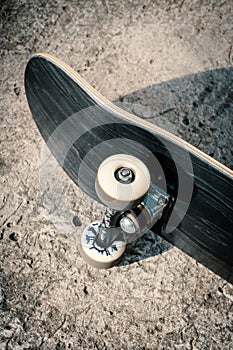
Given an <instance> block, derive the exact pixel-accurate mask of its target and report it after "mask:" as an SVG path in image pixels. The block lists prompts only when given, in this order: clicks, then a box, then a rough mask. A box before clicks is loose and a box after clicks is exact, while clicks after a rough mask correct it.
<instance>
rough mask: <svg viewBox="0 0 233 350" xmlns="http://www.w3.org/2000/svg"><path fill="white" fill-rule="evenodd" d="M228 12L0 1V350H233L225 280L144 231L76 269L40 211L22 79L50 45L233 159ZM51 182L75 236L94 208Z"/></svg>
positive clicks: (107, 90)
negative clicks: (105, 260) (105, 261)
mask: <svg viewBox="0 0 233 350" xmlns="http://www.w3.org/2000/svg"><path fill="white" fill-rule="evenodd" d="M232 18H233V3H232V1H230V0H229V1H223V0H222V1H198V0H197V1H188V0H183V1H182V0H179V1H175V0H173V1H172V0H171V1H148V0H145V1H138V0H136V1H122V0H114V1H111V0H102V1H100V0H96V1H74V0H71V1H62V0H57V1H44V0H41V1H38V0H36V1H32V0H27V1H26V0H21V1H20V0H18V1H16V0H5V1H4V0H2V1H1V48H0V49H1V72H0V74H1V78H0V79H1V100H0V103H1V116H0V120H1V121H0V123H1V124H0V125H1V129H0V130H1V133H0V137H1V154H0V166H1V167H0V171H1V180H0V181H1V196H0V200H1V203H0V208H1V209H0V210H1V211H0V220H1V231H0V252H1V253H0V256H1V265H0V281H1V285H0V303H1V304H0V305H1V307H0V349H1V350H3V349H9V350H10V349H14V350H23V349H56V350H58V349H134V350H139V349H141V350H142V349H169V350H170V349H182V350H184V349H187V350H188V349H201V350H205V349H206V350H207V349H208V350H209V349H212V350H213V349H224V350H227V349H232V348H233V315H232V309H233V306H232V305H233V288H232V286H231V285H230V284H228V283H227V282H226V281H224V280H222V279H221V278H220V277H218V276H216V275H215V274H214V273H212V272H211V271H209V270H208V269H206V268H204V267H203V266H201V265H200V264H197V263H196V261H195V260H193V259H191V258H190V257H188V256H186V255H185V254H183V253H182V252H180V251H179V250H178V249H176V248H172V247H170V246H169V245H168V244H166V242H163V241H162V240H160V239H158V238H156V237H155V236H154V235H152V234H147V235H146V236H145V237H144V238H142V239H140V240H138V241H137V242H134V243H133V244H131V245H129V246H128V248H127V252H126V255H125V258H124V260H123V261H122V263H121V264H120V266H117V267H114V268H112V269H110V270H107V271H103V270H101V271H98V270H95V269H93V268H91V267H89V266H87V265H86V264H85V262H84V261H83V260H82V259H81V257H80V254H79V251H78V246H77V243H76V242H75V241H74V240H72V239H71V237H66V236H65V235H64V234H63V233H62V232H60V231H59V229H58V228H57V225H56V224H54V221H53V220H50V218H49V216H48V215H46V211H45V208H44V203H43V198H42V196H41V194H40V184H39V168H40V153H41V148H42V146H43V141H42V139H41V136H40V134H39V132H38V131H37V129H36V126H35V124H34V122H33V120H32V118H31V116H30V112H29V110H28V107H27V103H26V98H25V92H24V86H23V75H24V69H25V65H26V62H27V61H28V59H29V58H30V56H31V55H32V54H33V53H35V52H38V51H39V52H47V53H51V54H53V55H55V56H57V57H59V58H61V59H63V60H64V61H65V62H67V63H68V64H70V65H71V66H72V67H73V68H74V69H76V70H77V71H78V72H80V74H81V75H82V76H83V77H84V78H85V79H86V80H88V81H89V82H90V83H91V84H92V85H93V86H94V87H95V88H96V89H98V90H99V91H100V92H101V93H102V94H103V95H105V96H106V97H107V98H109V99H110V100H119V101H121V103H122V102H123V103H124V105H125V106H126V108H129V109H131V110H133V111H134V112H135V113H138V114H140V115H141V116H142V117H144V118H147V119H149V120H151V121H152V122H154V123H157V124H159V125H162V126H164V127H165V128H167V129H169V130H170V131H173V132H175V133H177V134H178V135H179V136H181V137H183V138H184V139H186V140H187V141H189V142H191V143H193V144H194V145H196V146H198V147H199V148H201V149H202V150H204V151H205V152H207V153H208V154H210V155H211V156H213V157H214V158H216V159H218V160H220V161H221V162H223V163H224V164H226V165H228V166H229V167H231V168H232V167H233V165H232V163H233V160H232V158H233V157H232V149H233V147H232V146H233V143H232V131H233V130H232V129H233V128H232V100H233V96H232V91H233V89H232V88H233V77H232V72H233V71H232V65H233V49H232V48H233V46H232V45H233V40H232V39H233V22H232ZM127 106H128V107H127ZM62 181H63V185H64V195H65V196H66V198H67V201H68V202H69V205H70V207H71V210H72V212H74V213H76V215H77V217H79V219H80V220H81V221H82V223H83V225H82V226H81V227H77V232H79V230H82V228H83V226H84V225H85V224H87V223H89V222H90V221H93V220H94V219H98V218H99V217H100V216H101V215H102V212H103V208H102V207H101V206H100V205H99V204H96V203H94V202H93V201H91V200H90V198H87V196H85V195H84V194H83V193H82V192H81V191H79V190H78V189H77V188H76V187H75V186H74V185H73V184H72V183H71V182H70V180H69V179H68V178H67V177H66V175H64V176H63V180H62Z"/></svg>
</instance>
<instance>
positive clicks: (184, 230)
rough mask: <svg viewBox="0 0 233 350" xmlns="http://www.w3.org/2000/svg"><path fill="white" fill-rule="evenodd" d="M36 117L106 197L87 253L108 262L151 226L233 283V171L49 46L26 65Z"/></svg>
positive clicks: (59, 156)
mask: <svg viewBox="0 0 233 350" xmlns="http://www.w3.org/2000/svg"><path fill="white" fill-rule="evenodd" d="M25 90H26V96H27V100H28V104H29V108H30V111H31V114H32V117H33V119H34V121H35V123H36V125H37V127H38V129H39V131H40V133H41V135H42V137H43V139H44V141H45V142H46V144H47V146H48V148H49V150H50V151H51V153H52V155H53V156H54V157H55V159H56V161H57V162H58V163H59V164H60V166H61V167H62V169H63V170H64V171H65V172H66V173H67V174H68V176H69V177H70V178H71V180H73V182H74V183H75V184H76V185H77V186H78V187H79V188H80V189H81V190H82V191H84V192H85V193H86V194H87V195H88V196H90V197H91V198H92V199H94V200H96V201H98V202H99V203H102V204H104V205H105V206H106V212H105V215H104V217H103V218H102V219H101V220H100V221H98V222H93V223H91V224H90V225H88V226H87V227H86V228H85V229H84V230H83V233H82V235H81V237H80V245H79V247H80V253H81V255H82V257H83V258H84V259H85V260H86V261H87V262H88V263H89V264H91V265H92V266H95V267H97V268H108V267H111V266H113V265H115V264H116V263H118V261H119V260H120V259H121V257H122V255H123V254H124V251H125V247H126V244H127V243H129V242H132V241H133V240H136V239H139V238H140V237H141V236H142V235H143V234H144V233H145V232H148V230H150V231H152V232H154V233H156V234H158V235H159V236H161V237H162V238H164V239H165V240H166V241H168V242H169V243H171V244H172V245H174V246H176V247H178V248H180V249H181V250H182V251H183V252H185V253H187V254H188V255H190V256H191V257H193V258H194V259H196V260H197V261H198V262H200V263H201V264H203V265H205V266H206V267H208V268H209V269H211V270H212V271H214V272H215V273H217V274H218V275H220V276H221V277H223V278H224V279H226V280H227V281H229V282H231V283H232V282H233V171H232V170H231V169H229V168H227V167H226V166H224V165H222V164H221V163H219V162H218V161H216V160H214V159H213V158H211V157H210V156H208V155H207V154H205V153H203V152H201V151H200V150H199V149H197V148H195V147H194V146H192V145H191V144H189V143H187V142H185V141H184V140H182V139H181V138H179V137H177V136H175V135H173V134H171V133H169V132H168V131H166V130H164V129H161V128H159V127H157V126H156V125H154V124H151V123H149V122H147V121H145V120H143V119H141V118H140V117H137V116H134V115H132V114H130V113H128V112H126V111H125V110H123V109H120V108H119V107H117V106H116V105H115V104H113V103H111V102H109V101H108V100H107V99H105V98H104V97H103V96H101V95H100V94H99V93H98V92H97V91H96V90H95V89H94V88H93V87H91V86H90V85H89V84H88V83H87V82H86V81H85V80H84V79H82V78H81V77H80V76H79V75H78V74H77V73H76V72H75V71H74V70H73V69H72V68H71V67H69V66H68V65H66V64H65V63H63V62H62V61H60V60H59V59H57V58H55V57H53V56H51V55H48V54H36V55H34V56H33V57H32V58H31V59H30V61H29V62H28V64H27V67H26V72H25Z"/></svg>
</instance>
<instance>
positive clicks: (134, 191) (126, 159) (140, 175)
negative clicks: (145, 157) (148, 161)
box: [95, 154, 150, 210]
mask: <svg viewBox="0 0 233 350" xmlns="http://www.w3.org/2000/svg"><path fill="white" fill-rule="evenodd" d="M128 171H129V172H130V174H128V176H127V172H128ZM122 174H123V175H122ZM124 176H125V178H124ZM124 179H125V181H124ZM95 185H96V193H97V195H98V197H99V198H100V200H101V201H102V202H103V203H104V204H105V205H107V206H108V207H110V208H112V209H116V210H123V209H129V208H132V207H133V206H135V205H137V204H138V203H139V201H140V200H141V199H142V198H143V197H144V196H145V194H146V192H147V191H148V189H149V187H150V173H149V170H148V169H147V167H146V166H145V164H144V163H143V162H142V161H141V160H140V159H138V158H136V157H134V156H131V155H128V154H116V155H113V156H111V157H108V158H107V159H105V160H104V161H103V162H102V163H101V164H100V166H99V169H98V173H97V178H96V184H95Z"/></svg>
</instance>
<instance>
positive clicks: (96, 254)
mask: <svg viewBox="0 0 233 350" xmlns="http://www.w3.org/2000/svg"><path fill="white" fill-rule="evenodd" d="M100 228H101V223H100V222H93V223H91V224H90V225H89V226H87V227H86V228H85V230H84V231H83V233H82V235H81V242H80V247H79V250H80V254H81V256H82V257H83V259H84V260H85V261H86V262H87V263H88V264H89V265H91V266H93V267H95V268H98V269H108V268H110V267H113V266H114V265H116V264H117V263H118V262H119V260H120V259H121V258H122V256H123V254H124V252H125V248H126V244H125V243H124V242H122V241H115V242H113V244H112V245H111V246H110V247H108V248H101V247H99V246H98V245H97V244H96V243H95V236H96V234H97V233H98V231H99V229H100Z"/></svg>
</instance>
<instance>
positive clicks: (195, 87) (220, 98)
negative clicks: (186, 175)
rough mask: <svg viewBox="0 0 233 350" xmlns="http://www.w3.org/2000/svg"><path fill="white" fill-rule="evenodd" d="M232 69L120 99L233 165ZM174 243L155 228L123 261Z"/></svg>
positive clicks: (125, 106)
mask: <svg viewBox="0 0 233 350" xmlns="http://www.w3.org/2000/svg"><path fill="white" fill-rule="evenodd" d="M232 103H233V68H232V67H225V68H221V69H216V70H209V71H206V72H200V73H196V74H192V75H188V76H184V77H182V78H177V79H173V80H170V81H167V82H163V83H159V84H154V85H152V86H149V87H147V88H144V89H141V90H138V91H135V92H133V93H131V94H129V95H127V96H123V97H122V98H120V100H119V101H116V104H117V105H119V106H120V107H121V108H123V109H126V110H127V111H129V112H131V113H133V114H136V115H138V116H139V117H141V118H142V119H144V120H148V121H150V122H151V123H153V124H156V125H157V126H160V127H162V128H164V129H166V130H167V131H169V132H171V133H173V134H176V135H177V136H179V137H180V138H182V139H184V140H185V141H187V142H189V143H191V144H192V145H194V146H195V147H197V148H199V149H200V150H202V151H203V152H205V153H207V154H208V155H210V156H211V157H213V158H215V159H216V160H218V161H219V162H221V163H222V164H224V165H226V166H227V167H229V168H231V169H233V152H232V150H233V136H232V135H233V124H232V115H233V104H232ZM171 248H172V245H171V244H169V243H167V242H166V241H165V240H163V239H162V238H160V237H158V236H157V235H156V234H154V233H153V232H148V233H147V234H145V235H144V236H142V237H141V238H140V239H138V240H137V241H135V242H133V243H131V244H129V245H128V246H127V250H126V253H125V257H124V259H123V260H122V262H121V263H120V265H121V266H122V265H128V264H131V263H134V262H139V261H141V260H144V259H146V258H148V257H151V256H156V255H159V254H162V253H164V252H166V251H168V250H169V249H171Z"/></svg>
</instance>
